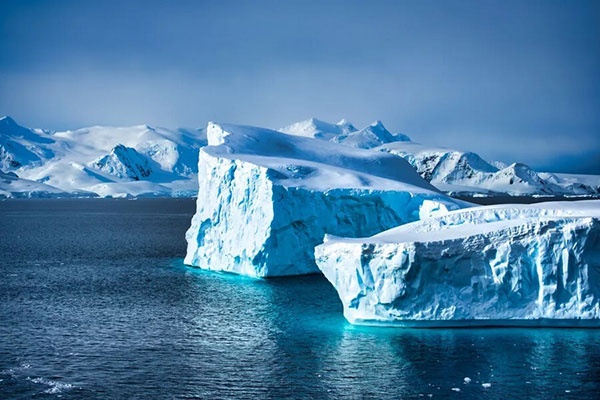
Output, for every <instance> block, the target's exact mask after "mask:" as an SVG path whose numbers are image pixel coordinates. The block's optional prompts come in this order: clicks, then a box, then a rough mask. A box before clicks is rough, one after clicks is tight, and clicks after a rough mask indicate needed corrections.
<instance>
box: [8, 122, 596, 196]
mask: <svg viewBox="0 0 600 400" xmlns="http://www.w3.org/2000/svg"><path fill="white" fill-rule="evenodd" d="M280 132H282V133H286V134H290V135H296V136H304V137H311V138H315V139H318V140H324V141H329V142H334V143H338V144H339V145H341V146H352V147H355V148H361V149H371V150H372V151H382V152H387V153H390V154H393V155H397V156H400V157H402V158H404V159H405V160H407V161H408V162H409V163H410V164H411V165H412V166H413V167H414V168H415V169H416V170H417V172H418V173H419V174H420V175H421V176H422V177H423V178H424V179H425V180H427V181H428V182H430V183H431V184H432V185H434V186H435V187H436V188H438V189H439V190H440V191H443V192H446V193H448V194H452V195H463V196H499V195H510V196H593V197H597V196H600V177H599V176H594V175H573V174H554V173H544V172H536V171H534V170H533V169H531V168H530V167H529V166H527V165H525V164H522V163H514V164H511V165H503V164H502V163H499V162H488V161H486V160H484V159H483V158H481V157H480V156H479V155H477V154H475V153H472V152H468V151H460V150H454V149H448V148H443V147H436V146H429V145H424V144H420V143H416V142H413V141H411V140H410V138H409V137H408V136H406V135H404V134H400V133H396V134H394V133H391V132H390V131H388V130H387V129H386V128H385V126H384V125H383V123H381V122H380V121H376V122H374V123H372V124H370V125H368V126H366V127H364V128H362V129H357V128H356V127H355V126H354V125H352V124H351V123H350V122H348V121H346V120H342V121H340V122H338V123H336V124H332V123H328V122H325V121H320V120H318V119H314V118H312V119H309V120H306V121H302V122H297V123H294V124H292V125H289V126H287V127H284V128H282V129H280ZM206 144H207V140H206V131H205V129H175V130H172V129H166V128H159V127H151V126H148V125H137V126H131V127H108V126H93V127H88V128H82V129H77V130H73V131H71V130H68V131H61V132H54V131H48V130H44V129H30V128H26V127H23V126H21V125H19V124H17V123H16V122H15V121H14V120H13V119H12V118H10V117H3V118H0V197H194V196H196V194H197V190H198V189H197V187H198V185H197V173H198V166H197V164H198V150H199V149H200V148H201V147H203V146H206Z"/></svg>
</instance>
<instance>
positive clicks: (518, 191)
mask: <svg viewBox="0 0 600 400" xmlns="http://www.w3.org/2000/svg"><path fill="white" fill-rule="evenodd" d="M375 149H376V150H380V151H385V152H389V153H391V154H396V155H398V156H400V157H403V158H404V159H406V160H407V161H408V162H409V163H410V164H411V165H413V166H414V167H415V168H416V169H417V171H418V172H419V174H420V175H421V176H422V177H423V178H425V179H426V180H427V181H428V182H431V183H432V184H433V185H434V186H435V187H437V188H438V189H440V190H442V191H444V192H446V193H451V194H460V195H473V194H484V195H503V194H507V195H513V196H534V195H535V196H569V195H571V196H572V195H579V196H589V195H598V194H600V190H599V187H600V185H596V186H594V185H589V184H586V183H584V182H582V181H577V178H576V177H573V178H571V179H568V178H561V177H559V176H558V175H556V174H548V173H537V172H535V171H534V170H532V169H531V168H530V167H529V166H527V165H525V164H522V163H513V164H511V165H508V166H503V167H502V168H501V169H499V168H498V166H502V164H501V163H488V162H487V161H485V160H483V159H482V158H481V157H480V156H479V155H477V154H475V153H472V152H464V151H460V150H453V149H447V148H443V147H435V146H427V145H423V144H420V143H415V142H410V141H408V142H394V143H388V144H383V145H381V146H379V147H376V148H375ZM493 164H494V165H493ZM598 180H600V178H598ZM574 182H576V183H574Z"/></svg>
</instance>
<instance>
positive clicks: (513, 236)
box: [315, 200, 600, 327]
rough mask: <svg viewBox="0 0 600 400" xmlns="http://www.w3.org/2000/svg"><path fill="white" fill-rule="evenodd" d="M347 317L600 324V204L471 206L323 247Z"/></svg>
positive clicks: (320, 253) (430, 322)
mask: <svg viewBox="0 0 600 400" xmlns="http://www.w3.org/2000/svg"><path fill="white" fill-rule="evenodd" d="M315 258H316V262H317V265H318V266H319V268H320V269H321V271H322V272H323V273H324V275H325V277H326V278H327V279H328V280H329V281H330V282H331V283H332V284H333V286H334V287H335V289H336V290H337V292H338V294H339V297H340V299H341V301H342V303H343V307H344V315H345V317H346V319H347V320H348V321H350V322H351V323H355V324H367V325H370V324H374V325H379V324H381V325H396V326H405V327H410V326H418V327H436V326H473V325H485V326H495V325H516V326H520V325H534V326H547V325H550V326H595V327H600V201H598V200H587V201H578V202H549V203H539V204H535V205H498V206H486V207H473V208H468V209H462V210H457V211H451V212H448V213H446V214H444V215H437V216H432V217H430V218H426V219H423V220H420V221H416V222H413V223H409V224H406V225H402V226H399V227H397V228H394V229H390V230H388V231H385V232H382V233H380V234H377V235H374V236H371V237H368V238H358V239H357V238H355V239H349V238H337V237H332V236H328V237H326V238H325V243H324V244H322V245H320V246H317V247H316V249H315Z"/></svg>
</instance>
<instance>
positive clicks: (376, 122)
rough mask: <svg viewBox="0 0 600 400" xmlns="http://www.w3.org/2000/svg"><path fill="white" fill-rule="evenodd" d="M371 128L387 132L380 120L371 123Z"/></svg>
mask: <svg viewBox="0 0 600 400" xmlns="http://www.w3.org/2000/svg"><path fill="white" fill-rule="evenodd" d="M371 126H372V127H373V128H379V129H385V130H386V131H387V129H386V128H385V126H383V122H381V121H380V120H376V121H373V122H371Z"/></svg>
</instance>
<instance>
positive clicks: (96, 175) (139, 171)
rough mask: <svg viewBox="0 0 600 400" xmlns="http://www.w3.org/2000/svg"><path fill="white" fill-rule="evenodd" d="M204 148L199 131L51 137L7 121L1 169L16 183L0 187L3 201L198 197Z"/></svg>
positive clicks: (0, 133) (1, 128)
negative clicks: (199, 165)
mask: <svg viewBox="0 0 600 400" xmlns="http://www.w3.org/2000/svg"><path fill="white" fill-rule="evenodd" d="M204 144H206V139H205V137H204V132H203V131H201V130H199V131H191V130H183V129H180V130H169V129H165V128H153V127H150V126H147V125H138V126H132V127H102V126H95V127H90V128H83V129H78V130H75V131H64V132H49V131H45V130H40V129H36V130H31V129H27V128H24V127H22V126H20V125H18V124H17V123H16V122H15V121H14V120H13V119H11V118H10V117H3V118H0V166H1V167H0V169H1V170H2V171H4V172H6V173H8V172H13V173H16V175H17V176H18V179H17V180H14V179H13V180H10V182H9V181H8V180H4V181H2V182H0V196H3V197H31V196H37V195H44V196H53V197H55V196H61V197H62V196H73V195H75V196H103V197H105V196H112V197H122V196H179V195H186V196H194V195H195V193H196V190H197V184H196V181H197V176H196V171H197V157H198V148H199V147H201V146H202V145H204ZM138 181H144V183H138ZM32 182H35V184H33V183H32Z"/></svg>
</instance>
